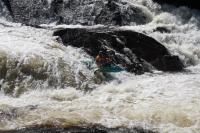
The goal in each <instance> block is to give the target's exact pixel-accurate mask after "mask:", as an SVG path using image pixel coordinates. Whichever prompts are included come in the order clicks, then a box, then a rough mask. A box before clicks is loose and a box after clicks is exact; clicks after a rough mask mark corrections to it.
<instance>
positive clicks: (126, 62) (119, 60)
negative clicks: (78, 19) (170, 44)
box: [54, 27, 183, 74]
mask: <svg viewBox="0 0 200 133" xmlns="http://www.w3.org/2000/svg"><path fill="white" fill-rule="evenodd" d="M54 35H55V36H60V37H61V39H62V41H63V43H64V44H65V45H72V46H75V47H82V48H83V49H84V50H85V51H87V53H88V54H90V55H91V56H93V57H94V58H95V57H96V56H97V54H98V52H99V51H100V49H101V47H102V46H104V47H107V49H113V50H114V51H116V56H114V58H113V59H114V60H115V62H116V64H119V65H121V66H123V67H124V68H125V69H126V70H127V71H129V72H134V73H136V74H142V73H143V72H145V71H150V67H149V66H147V64H152V65H153V66H154V67H155V68H157V69H158V70H163V71H171V70H172V71H176V70H182V69H183V66H182V65H180V64H182V63H181V61H180V60H179V58H178V57H176V58H177V59H175V57H174V56H172V55H170V53H169V52H168V50H167V49H166V48H165V47H164V46H163V45H162V44H160V43H159V42H158V41H156V40H155V39H153V38H151V37H149V36H146V35H144V34H142V33H137V32H134V31H130V30H119V29H114V28H109V27H101V28H87V29H86V28H68V29H63V30H58V31H55V32H54ZM172 64H173V65H172ZM147 68H149V69H147Z"/></svg>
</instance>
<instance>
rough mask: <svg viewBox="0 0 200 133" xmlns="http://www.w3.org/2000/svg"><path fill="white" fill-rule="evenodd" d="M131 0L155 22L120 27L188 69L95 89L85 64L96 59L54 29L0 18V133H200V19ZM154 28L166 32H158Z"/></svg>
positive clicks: (120, 76)
mask: <svg viewBox="0 0 200 133" xmlns="http://www.w3.org/2000/svg"><path fill="white" fill-rule="evenodd" d="M128 1H129V2H130V3H133V4H137V6H140V7H141V8H142V9H143V10H144V12H148V13H150V15H151V17H152V21H151V22H150V23H148V24H145V25H133V26H124V27H121V28H122V29H131V30H135V31H138V32H142V33H145V34H147V35H149V36H152V37H154V38H156V39H157V40H158V41H160V42H161V43H162V44H164V45H165V46H166V47H167V48H168V49H169V50H170V51H171V52H172V53H173V54H176V55H178V56H179V57H180V58H181V60H182V61H183V62H184V64H185V66H186V70H185V71H184V72H180V73H164V72H159V71H154V72H153V73H146V74H144V75H140V76H135V75H133V74H130V73H127V72H122V73H116V74H111V75H112V76H113V80H111V81H108V82H103V83H101V84H98V81H97V80H98V79H95V76H94V74H93V72H92V71H90V70H89V69H88V67H87V65H86V64H85V63H84V61H86V60H90V61H91V62H92V60H93V59H92V58H91V57H90V56H89V55H87V54H86V53H85V52H84V51H83V50H82V49H78V48H73V47H71V46H68V47H66V46H63V45H62V43H61V42H60V41H59V40H58V39H57V38H56V37H53V36H52V34H53V29H54V26H51V25H50V26H49V27H50V28H46V29H36V28H33V27H28V26H23V25H21V24H16V23H10V22H7V21H5V20H4V18H1V19H0V78H1V81H0V85H1V91H0V130H10V129H17V128H22V127H28V126H32V125H45V124H47V125H54V126H71V125H81V124H87V123H97V124H102V125H104V126H106V127H116V126H125V127H133V126H141V127H143V128H147V129H151V130H154V131H159V132H164V133H165V132H166V133H168V132H173V133H189V132H191V133H198V132H200V80H199V79H200V29H199V28H200V23H199V22H200V21H199V20H200V12H199V11H196V10H191V9H188V8H186V7H180V8H176V7H173V6H168V5H164V6H160V5H157V4H156V3H153V2H152V1H151V0H128ZM60 27H62V26H60ZM68 27H70V26H68ZM157 27H163V28H165V29H167V30H168V31H169V32H164V33H161V32H158V31H155V29H156V28H157ZM92 65H93V66H92V67H96V66H95V64H92ZM85 90H89V91H85Z"/></svg>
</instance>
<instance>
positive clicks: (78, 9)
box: [3, 0, 152, 26]
mask: <svg viewBox="0 0 200 133" xmlns="http://www.w3.org/2000/svg"><path fill="white" fill-rule="evenodd" d="M3 1H4V3H5V5H6V6H7V8H8V9H9V11H10V13H11V14H12V16H13V19H14V21H15V22H20V23H23V24H27V25H32V26H34V25H39V24H44V23H51V22H57V23H59V24H61V23H64V24H82V25H94V24H104V25H130V24H145V23H148V22H150V21H151V20H152V16H151V13H150V12H149V11H148V10H147V9H144V8H142V7H139V6H136V5H133V4H131V3H128V2H124V1H123V0H115V1H111V0H67V1H64V0H51V1H49V0H3Z"/></svg>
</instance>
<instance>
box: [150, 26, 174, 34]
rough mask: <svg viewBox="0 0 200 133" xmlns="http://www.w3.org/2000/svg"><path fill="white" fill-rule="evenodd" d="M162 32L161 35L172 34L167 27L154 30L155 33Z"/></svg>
mask: <svg viewBox="0 0 200 133" xmlns="http://www.w3.org/2000/svg"><path fill="white" fill-rule="evenodd" d="M156 31H158V32H160V33H170V32H171V31H170V30H169V29H167V28H165V27H157V28H156V29H154V30H153V32H156Z"/></svg>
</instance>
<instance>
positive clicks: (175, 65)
mask: <svg viewBox="0 0 200 133" xmlns="http://www.w3.org/2000/svg"><path fill="white" fill-rule="evenodd" d="M157 62H159V63H157ZM154 63H155V66H157V65H159V66H157V67H162V69H163V70H165V71H181V70H182V69H183V67H184V66H183V63H181V61H180V59H179V57H178V56H169V55H165V56H163V57H162V58H158V59H157V60H156V61H155V62H154Z"/></svg>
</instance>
